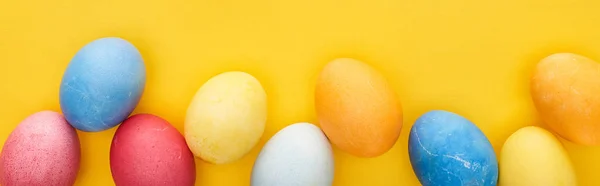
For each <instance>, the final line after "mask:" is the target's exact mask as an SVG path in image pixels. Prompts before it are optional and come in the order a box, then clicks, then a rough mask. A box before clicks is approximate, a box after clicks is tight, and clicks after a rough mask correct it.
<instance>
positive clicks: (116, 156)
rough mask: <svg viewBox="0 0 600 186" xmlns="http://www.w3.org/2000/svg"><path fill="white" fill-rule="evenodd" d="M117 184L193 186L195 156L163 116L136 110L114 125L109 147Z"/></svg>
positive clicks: (132, 185) (181, 136) (111, 164)
mask: <svg viewBox="0 0 600 186" xmlns="http://www.w3.org/2000/svg"><path fill="white" fill-rule="evenodd" d="M110 170H111V172H112V176H113V180H114V182H115V184H116V185H117V186H120V185H123V186H159V185H163V186H175V185H177V186H192V185H194V182H195V181H196V165H195V164H194V156H193V154H192V152H191V151H190V149H189V148H188V147H187V145H186V143H185V139H184V138H183V135H181V133H179V131H177V129H175V128H174V127H173V126H171V124H169V123H168V122H167V121H166V120H164V119H162V118H160V117H158V116H154V115H151V114H137V115H134V116H131V117H130V118H129V119H127V120H125V121H124V122H123V124H121V126H119V128H118V129H117V132H116V133H115V135H114V137H113V141H112V145H111V148H110Z"/></svg>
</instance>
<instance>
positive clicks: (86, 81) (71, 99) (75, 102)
mask: <svg viewBox="0 0 600 186" xmlns="http://www.w3.org/2000/svg"><path fill="white" fill-rule="evenodd" d="M145 83H146V69H145V66H144V62H143V60H142V56H141V55H140V53H139V51H138V50H137V49H136V48H135V46H133V45H132V44H131V43H129V42H127V41H125V40H123V39H120V38H114V37H108V38H101V39H97V40H95V41H92V42H91V43H89V44H87V45H85V46H84V47H83V48H81V49H80V50H79V51H78V52H77V54H75V57H73V59H72V60H71V62H70V63H69V65H68V67H67V70H66V71H65V73H64V75H63V78H62V83H61V85H60V107H61V109H62V112H63V114H64V116H65V118H66V119H67V121H68V122H69V123H70V124H71V125H72V126H73V127H75V128H77V129H79V130H82V131H87V132H97V131H103V130H106V129H110V128H112V127H114V126H116V125H118V124H119V123H121V122H122V121H123V120H125V119H126V118H127V117H128V116H129V115H130V114H131V112H133V110H134V109H135V107H136V106H137V104H138V102H139V100H140V98H141V96H142V92H143V90H144V86H145Z"/></svg>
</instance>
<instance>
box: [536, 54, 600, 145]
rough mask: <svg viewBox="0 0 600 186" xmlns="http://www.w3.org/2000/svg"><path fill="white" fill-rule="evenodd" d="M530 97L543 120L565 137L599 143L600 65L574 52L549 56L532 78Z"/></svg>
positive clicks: (593, 143) (583, 141)
mask: <svg viewBox="0 0 600 186" xmlns="http://www.w3.org/2000/svg"><path fill="white" fill-rule="evenodd" d="M531 97H532V98H533V102H534V104H535V107H536V108H537V110H538V112H539V114H540V116H541V118H542V120H543V121H544V123H546V124H547V125H548V126H549V127H550V128H551V129H552V130H553V131H555V132H556V133H558V134H559V135H560V136H562V137H563V138H565V139H567V140H569V141H572V142H575V143H579V144H584V145H600V65H599V64H598V63H596V62H595V61H593V60H592V59H589V58H587V57H584V56H580V55H577V54H572V53H558V54H553V55H550V56H548V57H546V58H544V59H542V61H541V62H540V63H539V64H538V65H537V67H536V68H535V71H534V74H533V77H532V78H531Z"/></svg>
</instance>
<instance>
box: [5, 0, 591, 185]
mask: <svg viewBox="0 0 600 186" xmlns="http://www.w3.org/2000/svg"><path fill="white" fill-rule="evenodd" d="M599 8H600V1H597V0H526V1H525V0H504V1H491V0H361V1H359V0H195V1H192V0H188V1H182V0H164V1H127V0H102V1H97V0H95V1H93V0H51V1H46V0H38V1H33V0H0V64H1V65H0V105H1V106H0V129H1V130H0V142H4V141H5V140H6V137H7V136H8V135H9V133H10V132H11V130H12V129H13V128H15V126H16V125H17V124H18V123H19V122H20V121H21V120H22V119H24V118H25V117H27V116H28V115H30V114H32V113H34V112H37V111H40V110H54V111H59V110H60V109H59V108H60V107H59V104H58V92H59V90H58V87H59V84H60V80H61V76H62V73H63V71H64V70H65V68H66V66H67V64H68V63H69V61H70V59H71V57H73V55H74V54H75V53H76V52H77V50H78V49H79V48H80V47H82V46H83V45H85V44H86V43H88V42H90V41H92V40H94V39H97V38H100V37H105V36H118V37H122V38H124V39H127V40H129V41H130V42H132V43H133V44H134V45H136V46H137V47H138V49H139V50H140V51H141V53H142V55H143V58H144V60H145V63H146V66H147V75H148V78H147V84H146V89H145V92H144V95H143V98H142V101H141V103H140V104H139V106H138V108H137V109H136V111H135V112H136V113H140V112H145V113H152V114H156V115H159V116H161V117H163V118H165V119H167V120H168V121H170V122H171V123H172V124H173V125H175V126H176V127H177V128H178V129H179V130H180V131H181V130H182V126H183V119H184V116H185V110H186V109H187V106H188V103H189V102H190V100H191V99H192V96H193V95H194V93H195V91H196V90H197V89H198V88H199V87H200V86H201V85H202V84H203V83H204V82H205V81H206V80H208V79H209V78H210V77H212V76H213V75H216V74H218V73H221V72H224V71H230V70H242V71H246V72H248V73H251V74H253V75H254V76H255V77H257V78H258V79H259V80H260V81H261V82H262V84H263V86H264V87H265V89H266V92H267V94H268V101H269V103H268V106H269V117H268V123H267V128H266V131H265V135H264V136H263V138H262V140H261V142H260V146H262V145H263V144H264V143H265V142H266V141H267V140H268V139H269V137H270V136H272V135H273V134H274V133H275V132H276V131H278V130H279V129H281V128H283V127H285V126H286V125H289V124H292V123H295V122H301V121H308V122H316V116H315V110H314V108H313V106H314V103H313V91H314V83H315V80H316V75H317V73H318V72H319V70H320V68H321V67H322V66H323V65H324V64H325V63H327V62H328V61H330V60H332V59H334V58H337V57H353V58H356V59H359V60H362V61H364V62H366V63H369V64H371V65H372V66H373V67H375V68H376V69H378V70H379V71H380V72H381V73H383V74H384V75H385V76H386V77H388V79H389V81H390V83H391V84H392V85H393V87H394V88H395V90H396V91H397V93H398V95H399V97H400V98H401V101H402V104H403V108H404V114H405V117H404V129H403V131H402V135H401V136H400V139H399V140H398V142H397V144H396V145H395V146H394V148H393V149H392V150H391V151H389V152H388V153H387V154H385V155H383V156H380V157H378V158H373V159H360V158H355V157H352V156H350V155H348V154H345V153H342V152H340V151H339V150H337V149H336V150H335V168H336V172H335V183H334V184H335V185H336V186H342V185H343V186H352V185H356V186H364V185H371V186H378V185H418V181H417V179H416V177H415V176H414V174H413V172H412V169H411V167H410V163H409V160H408V153H407V139H408V135H407V134H408V132H409V130H410V126H411V125H412V123H413V122H414V121H415V119H416V118H417V117H418V116H419V115H421V114H423V113H424V112H426V111H428V110H431V109H446V110H450V111H453V112H456V113H459V114H461V115H463V116H465V117H467V118H469V119H470V120H472V121H473V122H474V123H476V124H477V125H478V126H479V127H480V128H481V129H482V130H483V131H484V132H485V134H486V135H487V136H488V137H489V139H490V140H491V142H492V144H493V145H494V148H495V150H496V152H499V151H500V149H501V147H502V143H503V142H504V140H505V139H506V138H507V137H508V136H509V135H510V134H511V133H512V132H514V131H516V130H517V129H518V128H520V127H523V126H526V125H533V124H539V123H540V122H539V119H538V117H537V116H536V111H535V109H534V107H533V105H532V102H531V99H530V96H529V90H528V89H529V86H528V83H529V81H528V80H529V76H530V75H531V72H532V68H533V67H534V65H535V64H536V63H537V62H538V61H539V60H540V59H541V58H543V57H545V56H547V55H549V54H552V53H555V52H575V53H579V54H582V55H585V56H588V57H591V58H593V59H596V60H600V11H598V9H599ZM114 131H115V129H112V130H108V131H104V132H99V133H80V139H81V146H82V162H81V163H82V168H81V170H80V174H79V177H78V180H77V185H112V184H113V183H112V179H111V174H110V167H109V159H108V157H109V147H110V141H111V138H112V135H113V133H114ZM260 146H258V147H256V148H255V149H254V150H253V151H252V152H251V153H250V154H249V155H247V156H246V157H245V158H243V159H242V160H240V161H238V162H236V163H233V164H228V165H219V166H215V165H208V164H206V163H203V162H201V161H199V160H197V165H198V166H197V170H198V177H197V185H209V186H210V185H212V186H222V185H248V184H249V179H250V172H251V169H252V164H253V160H254V159H255V158H256V156H257V154H258V152H259V150H260ZM565 146H566V148H567V149H568V151H569V154H570V156H571V159H572V161H573V162H574V166H575V167H576V171H577V176H578V179H579V182H580V184H581V185H599V184H600V176H598V173H597V171H598V170H597V168H598V167H600V147H583V146H579V145H575V144H572V143H568V142H565Z"/></svg>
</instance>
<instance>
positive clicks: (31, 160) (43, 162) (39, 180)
mask: <svg viewBox="0 0 600 186" xmlns="http://www.w3.org/2000/svg"><path fill="white" fill-rule="evenodd" d="M80 156H81V152H80V146H79V138H78V137H77V132H76V131H75V129H74V128H73V127H72V126H71V125H69V124H68V123H67V121H66V120H65V118H64V117H63V116H62V115H60V114H59V113H56V112H53V111H41V112H38V113H35V114H33V115H31V116H29V117H27V118H26V119H25V120H23V121H22V122H21V123H20V124H19V125H18V126H17V128H15V129H14V130H13V131H12V132H11V133H10V135H9V136H8V139H7V140H6V142H5V143H4V147H3V148H2V154H1V155H0V185H3V186H20V185H27V186H47V185H55V186H71V185H73V184H74V183H75V179H76V178H77V172H78V171H79V160H80Z"/></svg>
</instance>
